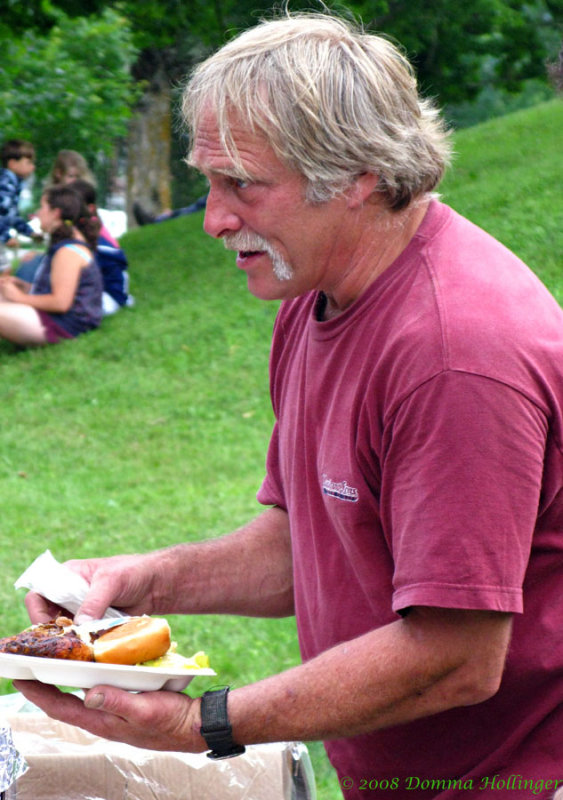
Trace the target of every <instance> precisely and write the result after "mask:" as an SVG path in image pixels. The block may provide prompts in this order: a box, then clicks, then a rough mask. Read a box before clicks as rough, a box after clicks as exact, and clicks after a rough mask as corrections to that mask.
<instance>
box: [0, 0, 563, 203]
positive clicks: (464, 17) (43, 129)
mask: <svg viewBox="0 0 563 800" xmlns="http://www.w3.org/2000/svg"><path fill="white" fill-rule="evenodd" d="M1 2H2V3H3V4H4V5H5V6H6V10H5V12H4V13H3V15H2V20H3V23H0V36H1V38H2V40H3V44H4V42H5V41H7V42H8V47H3V48H2V49H1V50H0V120H2V123H3V125H2V127H3V130H4V131H6V130H10V131H14V135H15V130H14V128H15V127H18V125H19V126H20V131H27V130H29V131H33V132H34V136H33V137H31V138H34V139H36V140H37V143H38V144H39V145H40V148H41V150H42V152H43V153H44V155H45V157H47V155H48V156H49V157H50V156H51V150H53V149H59V148H60V147H71V148H73V149H79V150H81V151H82V152H84V154H85V155H86V156H87V157H90V159H92V158H97V157H98V156H99V154H100V153H106V152H108V153H109V152H110V151H111V149H112V147H113V145H114V143H115V141H116V139H120V138H121V139H123V137H124V134H125V131H126V130H127V135H128V147H127V150H128V153H129V156H130V157H129V158H128V184H129V196H130V198H131V199H133V198H139V199H142V200H143V201H145V202H146V204H147V205H148V206H149V207H150V208H152V210H154V211H159V210H161V209H162V208H165V207H168V206H170V205H178V204H185V203H186V202H188V201H189V200H191V199H193V197H194V196H195V195H196V194H197V193H198V191H200V189H201V187H200V186H198V184H197V181H196V182H194V183H190V180H195V179H191V178H189V176H188V172H187V170H186V168H185V167H184V166H183V164H182V161H181V159H182V156H183V155H184V154H185V151H186V149H187V142H186V140H185V138H184V134H183V132H182V129H181V125H180V121H179V120H178V118H177V117H175V109H177V107H178V99H179V94H180V87H181V84H182V82H183V81H184V79H185V77H186V75H187V73H188V72H189V70H190V69H191V67H192V66H193V65H194V64H195V63H197V62H198V61H200V60H201V59H202V58H203V57H205V56H206V55H207V54H208V53H209V52H211V51H212V50H214V49H216V48H217V47H218V46H220V45H221V44H222V43H223V42H224V41H226V40H227V39H228V38H229V37H231V36H232V35H234V34H236V33H237V32H238V31H239V30H242V29H244V28H246V27H248V26H249V25H252V24H255V23H256V22H257V21H258V20H259V18H261V17H263V16H271V14H272V13H274V12H273V8H272V3H271V2H265V1H264V0H237V2H235V0H213V2H208V0H143V2H142V3H140V2H138V1H137V0H113V1H112V0H109V2H98V0H83V1H82V2H75V0H27V1H26V2H25V3H22V2H18V0H1ZM289 7H290V9H291V10H292V11H299V10H301V9H306V10H310V9H311V3H310V2H301V0H294V1H292V2H290V3H289ZM330 8H331V9H332V10H333V11H336V12H338V13H342V14H344V15H354V16H356V17H359V18H361V19H362V21H363V24H364V26H365V28H366V29H368V30H370V31H376V32H381V33H384V34H385V35H387V36H390V37H391V38H393V39H394V40H396V41H398V42H399V43H400V44H401V45H402V46H403V48H404V49H405V51H406V53H407V55H408V56H409V58H410V59H411V60H412V61H413V63H414V64H415V67H416V70H417V74H418V77H419V81H420V85H421V87H422V90H423V92H424V93H426V94H430V95H432V96H434V97H436V99H437V101H438V102H439V103H440V104H441V105H446V106H449V107H450V108H455V107H456V106H460V105H462V104H464V103H465V104H470V103H472V102H473V101H474V100H475V98H478V97H479V95H480V93H482V92H483V91H484V90H486V89H487V88H488V89H490V90H491V91H494V92H498V91H502V92H504V93H505V94H506V95H511V94H514V95H516V94H517V93H519V92H521V90H522V88H523V87H524V86H525V85H526V84H527V83H529V82H530V81H534V80H536V81H538V82H539V83H540V84H541V85H542V86H543V87H544V88H545V91H549V89H548V86H549V84H548V80H547V73H546V62H547V61H548V60H549V59H550V58H551V59H553V58H554V57H555V56H556V53H557V50H558V45H559V43H560V41H561V33H562V29H563V25H562V23H563V0H528V2H523V0H472V2H471V3H470V4H465V3H463V4H458V3H456V2H454V0H349V1H348V2H346V3H340V4H336V3H333V4H331V6H330ZM320 9H321V5H320V4H319V10H320ZM2 24H3V25H4V26H6V27H5V28H4V30H2ZM96 26H98V28H97V30H98V38H97V39H96V38H95V36H94V35H93V34H92V38H90V39H89V38H88V33H87V31H89V30H91V31H92V32H94V31H96ZM100 26H102V27H101V28H100ZM103 26H105V28H104V27H103ZM102 30H103V32H101V31H102ZM53 40H54V41H55V42H56V44H54V43H53ZM46 41H50V42H51V44H50V46H49V47H50V49H49V47H48V46H47V45H45V44H41V43H42V42H46ZM18 48H19V50H18ZM14 54H16V55H14ZM24 56H25V59H24ZM42 59H43V61H44V62H45V61H47V62H48V63H44V66H43V77H41V75H40V72H41V70H40V68H39V64H40V63H41V60H42ZM24 60H25V63H26V65H25V66H24ZM73 60H74V61H75V63H76V66H75V67H74V75H73V80H71V81H70V85H68V83H67V84H65V82H64V76H65V75H66V76H67V77H68V76H69V75H71V76H72V70H73V67H72V63H73ZM14 63H19V64H20V67H21V69H20V70H19V73H18V74H17V75H16V72H17V70H15V69H14V67H13V64H14ZM11 65H12V66H11ZM105 82H107V90H106V89H105V88H104V83H105ZM16 99H17V102H16ZM55 109H56V110H55ZM65 115H66V119H67V124H66V128H64V125H63V124H62V122H61V123H60V124H59V120H62V119H63V118H64V117H65ZM454 116H455V115H454ZM41 117H43V121H42V120H41ZM104 117H105V120H106V124H105V125H103V124H102V122H101V121H102V120H103V118H104ZM26 121H27V122H26ZM6 123H8V124H6ZM22 125H23V127H22ZM26 125H27V127H26ZM171 165H172V168H173V173H174V178H175V180H172V178H173V175H172V172H171ZM171 186H172V187H176V192H175V193H174V194H172V193H171Z"/></svg>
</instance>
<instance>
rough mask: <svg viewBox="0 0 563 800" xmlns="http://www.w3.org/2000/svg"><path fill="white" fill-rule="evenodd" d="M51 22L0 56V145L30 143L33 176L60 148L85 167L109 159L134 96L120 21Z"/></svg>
mask: <svg viewBox="0 0 563 800" xmlns="http://www.w3.org/2000/svg"><path fill="white" fill-rule="evenodd" d="M57 18H58V21H57V23H56V24H55V25H52V26H51V28H50V30H49V32H48V34H47V35H43V34H42V33H40V32H38V31H36V30H27V31H25V32H24V33H23V34H22V35H21V37H19V38H16V37H11V38H9V39H5V40H4V41H3V46H2V48H1V50H0V121H1V123H2V131H3V138H4V139H7V138H11V137H18V138H26V139H30V140H31V141H32V142H34V144H35V146H36V148H37V152H38V167H39V173H41V172H43V173H44V172H46V171H47V170H48V168H49V165H50V163H51V162H52V160H53V158H54V156H55V155H56V153H57V151H58V150H60V149H62V148H67V149H72V150H78V151H79V152H81V153H82V154H83V155H84V156H85V158H86V159H87V160H88V161H89V162H90V163H93V164H95V162H96V161H97V160H98V159H99V158H100V157H104V156H105V157H109V156H111V155H112V154H113V148H114V145H115V140H116V138H117V137H122V136H124V135H126V133H127V123H128V120H129V118H130V116H131V108H132V106H133V105H134V103H135V101H136V98H137V96H138V88H137V87H136V85H135V83H134V81H133V78H132V76H131V65H132V63H133V62H134V61H135V59H136V56H137V52H136V50H135V48H134V46H133V42H132V37H131V33H130V30H129V28H128V25H127V22H126V20H125V19H124V18H123V17H121V16H119V15H118V14H117V13H116V12H115V11H113V10H111V9H106V10H104V11H103V13H102V14H101V15H99V16H98V17H78V18H74V19H71V18H69V17H68V16H66V15H65V14H63V13H62V12H58V14H57Z"/></svg>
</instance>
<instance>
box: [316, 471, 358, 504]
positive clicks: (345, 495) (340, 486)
mask: <svg viewBox="0 0 563 800" xmlns="http://www.w3.org/2000/svg"><path fill="white" fill-rule="evenodd" d="M323 494H328V495H329V496H330V497H336V498H337V499H338V500H346V501H347V502H349V503H357V502H358V500H359V493H358V490H357V489H355V488H354V487H353V486H348V483H347V482H346V481H333V480H331V478H328V477H327V476H326V475H323Z"/></svg>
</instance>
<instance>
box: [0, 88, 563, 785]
mask: <svg viewBox="0 0 563 800" xmlns="http://www.w3.org/2000/svg"><path fill="white" fill-rule="evenodd" d="M562 131H563V103H561V102H558V101H554V102H552V103H547V104H544V105H542V106H538V107H537V108H534V109H531V110H527V111H523V112H519V113H517V114H514V115H511V116H508V117H504V118H501V119H496V120H493V121H491V122H488V123H485V124H483V125H480V126H478V127H475V128H473V129H468V130H464V131H463V132H460V133H459V134H458V135H457V136H456V150H457V152H458V156H457V158H456V161H455V165H454V166H453V168H452V170H451V172H450V174H449V176H448V178H447V180H446V181H445V182H444V184H443V187H442V193H443V197H444V199H445V200H446V201H447V202H449V203H450V204H451V205H452V206H454V207H455V208H456V209H458V210H459V211H461V212H462V213H464V214H466V215H467V216H468V217H469V218H470V219H472V220H473V221H475V222H477V223H478V224H480V225H481V226H482V227H483V228H485V229H486V230H488V231H490V232H491V233H492V234H494V235H495V236H497V237H498V238H499V239H501V241H503V242H504V243H505V244H507V245H508V246H509V247H510V248H511V249H513V250H514V251H515V252H516V253H517V254H518V255H520V256H521V257H522V258H523V259H524V260H525V261H527V262H528V263H529V264H530V266H532V268H533V269H535V270H536V271H537V273H538V274H539V275H540V277H542V279H543V280H544V281H545V282H546V283H547V284H548V286H550V288H551V289H552V291H553V292H554V293H555V294H556V296H557V297H558V299H559V300H560V301H562V300H563V226H562V224H561V221H562V220H563V193H562V191H561V183H562V181H561V178H562V170H561V155H560V141H561V132H562ZM201 223H202V216H201V214H197V215H194V216H192V217H185V218H180V219H177V220H173V221H170V222H166V223H163V224H161V225H154V226H149V227H146V228H143V229H139V230H136V231H132V232H131V233H129V234H127V235H126V236H125V237H124V238H123V240H122V242H123V246H124V248H125V249H126V251H127V253H128V256H129V260H130V265H131V280H132V291H133V293H134V295H135V298H136V301H137V305H136V307H135V308H134V309H130V310H125V311H123V312H121V313H120V314H118V315H117V316H116V317H114V318H112V319H108V320H106V321H105V322H104V325H103V327H102V328H101V329H100V330H99V331H97V332H95V333H93V334H91V335H88V336H83V337H81V338H79V339H78V340H76V341H75V342H72V343H69V344H64V345H61V346H59V347H51V348H47V349H45V350H38V351H28V352H23V351H22V352H20V351H17V350H16V349H15V348H13V347H12V346H11V345H9V344H6V343H0V378H1V386H2V389H1V398H2V404H1V408H2V421H3V425H2V446H1V448H0V487H1V491H2V497H3V507H2V526H1V528H0V556H1V558H2V564H3V570H2V573H1V576H0V604H1V608H2V626H3V628H2V630H3V631H4V633H5V634H8V633H12V632H15V631H17V630H19V629H20V628H22V627H23V626H24V625H26V624H27V616H26V613H25V610H24V606H23V602H22V597H21V595H16V593H15V591H14V589H13V582H14V580H15V579H16V578H17V577H18V576H19V575H20V573H21V572H22V571H23V569H24V568H25V567H26V566H27V565H28V564H29V562H30V561H31V560H33V558H35V557H36V556H37V555H38V554H39V553H40V552H42V551H43V550H44V549H45V548H47V547H49V548H50V549H51V550H52V552H53V553H54V554H55V556H56V557H57V558H59V559H60V560H64V559H66V558H70V557H85V556H91V555H100V554H112V553H118V552H125V551H128V552H134V551H142V550H147V549H152V548H155V547H161V546H165V545H167V544H171V543H174V542H177V541H179V540H195V539H199V538H201V537H211V536H216V535H218V534H220V533H222V532H224V531H227V530H231V529H232V528H233V527H234V526H236V525H239V524H242V523H243V522H244V521H245V520H246V519H248V518H249V517H251V516H252V515H254V514H255V513H256V511H257V510H258V505H257V503H256V500H255V491H256V488H257V486H258V485H259V483H260V480H261V478H262V475H263V470H264V457H265V451H266V446H267V442H268V438H269V433H270V429H271V424H272V414H271V410H270V406H269V398H268V387H267V360H268V350H269V340H270V334H271V328H272V324H273V320H274V316H275V311H276V305H275V304H268V303H262V302H260V301H258V300H256V299H255V298H253V297H252V296H251V295H249V293H248V291H247V289H246V285H245V280H244V278H243V277H242V276H241V275H240V273H239V272H238V271H237V270H236V269H235V267H234V265H233V256H232V254H230V253H227V252H226V251H225V250H224V249H223V247H222V245H221V243H219V242H215V241H213V240H211V239H209V238H208V237H207V236H205V235H204V233H203V232H202V230H201ZM171 623H172V626H173V630H174V634H175V638H176V639H177V641H178V642H179V645H180V648H181V650H182V651H183V652H186V653H188V652H191V651H194V650H196V649H205V650H206V651H207V652H208V653H209V654H210V657H211V660H212V663H213V666H214V667H215V668H216V670H217V672H218V673H219V678H220V681H221V682H222V683H231V684H233V685H234V686H236V685H241V684H244V683H247V682H249V681H253V680H257V679H259V678H261V677H264V676H266V675H268V674H271V673H273V672H276V671H279V670H280V669H284V668H285V667H288V666H290V665H292V664H296V663H298V660H299V655H298V649H297V645H296V640H295V625H294V622H293V620H283V621H273V622H272V621H262V620H241V619H225V618H219V617H204V618H180V617H178V618H174V619H171ZM207 686H208V684H207V683H206V680H205V679H202V678H200V679H197V680H196V681H195V682H194V684H193V691H194V692H195V693H197V694H199V693H201V692H202V691H204V690H205V689H206V688H207ZM9 691H11V685H10V683H9V682H8V681H0V692H9ZM312 752H313V756H314V761H315V768H316V771H317V776H318V780H319V800H337V798H340V797H341V795H340V792H339V789H338V786H337V782H336V780H335V778H334V776H333V774H332V771H331V770H330V769H329V767H328V765H327V762H326V759H325V757H324V755H323V751H322V748H321V746H319V745H314V746H313V747H312Z"/></svg>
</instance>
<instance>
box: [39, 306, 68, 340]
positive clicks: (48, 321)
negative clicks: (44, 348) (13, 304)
mask: <svg viewBox="0 0 563 800" xmlns="http://www.w3.org/2000/svg"><path fill="white" fill-rule="evenodd" d="M35 310H36V311H37V313H38V314H39V319H40V320H41V324H42V325H43V328H44V329H45V337H46V339H47V341H48V342H49V344H57V342H60V341H61V340H62V339H74V338H75V337H74V336H73V335H72V333H69V332H68V331H65V329H64V328H63V327H61V326H60V325H58V324H57V323H56V322H55V320H54V319H53V317H52V316H51V315H50V314H48V313H47V312H46V311H39V310H38V309H35Z"/></svg>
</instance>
